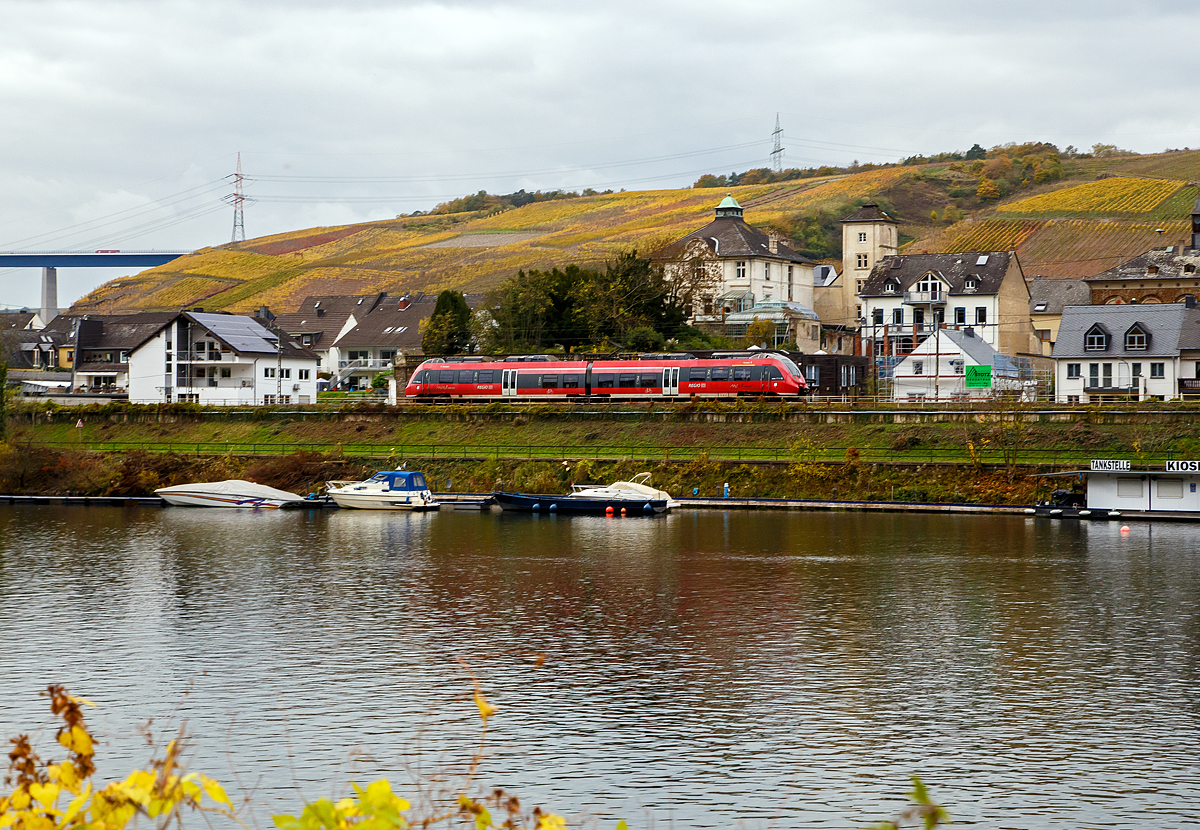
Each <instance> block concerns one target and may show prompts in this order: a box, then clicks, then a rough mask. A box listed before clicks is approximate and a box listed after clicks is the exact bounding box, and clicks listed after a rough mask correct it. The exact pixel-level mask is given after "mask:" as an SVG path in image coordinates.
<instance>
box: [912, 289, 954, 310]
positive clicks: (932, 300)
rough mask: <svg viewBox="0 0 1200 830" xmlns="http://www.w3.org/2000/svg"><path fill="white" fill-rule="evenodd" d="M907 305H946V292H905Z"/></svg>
mask: <svg viewBox="0 0 1200 830" xmlns="http://www.w3.org/2000/svg"><path fill="white" fill-rule="evenodd" d="M904 304H905V305H928V306H934V305H945V304H946V292H944V291H905V292H904Z"/></svg>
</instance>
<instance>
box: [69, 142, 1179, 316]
mask: <svg viewBox="0 0 1200 830" xmlns="http://www.w3.org/2000/svg"><path fill="white" fill-rule="evenodd" d="M1065 167H1067V168H1069V170H1068V174H1069V175H1076V176H1087V177H1088V178H1089V180H1088V181H1083V182H1081V181H1079V179H1076V180H1075V181H1074V182H1072V181H1067V182H1062V183H1059V184H1058V185H1056V186H1055V187H1056V189H1053V190H1050V191H1049V192H1045V193H1039V194H1037V195H1034V196H1028V197H1026V198H1019V197H1018V198H1013V199H1012V200H1011V201H1009V202H1006V203H1002V204H1000V205H998V206H995V207H989V208H984V209H980V210H976V208H980V207H981V206H980V204H979V203H978V201H977V200H974V196H973V193H974V190H973V187H972V188H965V184H969V181H967V182H966V183H965V184H964V181H963V179H964V176H965V177H966V178H967V179H969V178H970V177H969V175H968V174H964V173H962V172H961V171H959V172H958V173H956V174H955V175H956V176H957V178H954V177H949V178H947V177H946V176H945V175H944V174H945V169H946V165H944V164H943V165H930V166H928V167H924V168H923V167H895V168H887V169H882V170H869V171H864V172H861V173H857V174H853V175H844V176H836V177H829V178H825V179H805V180H796V181H789V182H783V183H779V184H766V185H752V186H745V187H735V188H731V189H729V191H728V192H730V193H732V195H733V196H734V197H735V198H736V199H738V201H739V202H741V203H742V204H743V205H744V206H746V219H747V221H749V222H750V223H751V224H753V225H756V226H759V227H763V226H767V225H771V224H776V225H779V226H787V225H788V224H789V222H790V221H791V220H792V218H793V217H795V216H797V215H806V216H811V215H813V214H814V213H815V212H817V211H821V210H827V211H831V212H833V213H834V214H835V215H837V213H838V212H839V211H845V212H849V211H850V210H852V209H853V206H854V203H855V200H860V201H861V200H863V199H866V198H880V199H881V200H883V201H884V202H889V200H890V201H891V202H892V203H894V205H895V208H894V212H896V213H897V214H898V218H899V220H900V231H901V233H902V234H903V235H904V236H905V237H907V238H909V239H912V240H914V241H912V242H910V243H909V244H908V245H907V247H906V248H905V249H904V250H907V251H910V252H918V251H929V252H939V251H946V252H954V251H967V250H1002V249H1015V250H1016V251H1017V252H1018V254H1019V256H1020V258H1021V262H1022V265H1023V267H1024V269H1025V272H1026V274H1027V275H1029V276H1033V275H1036V274H1044V275H1047V276H1090V275H1091V274H1095V273H1099V272H1100V271H1102V270H1104V269H1105V268H1108V267H1110V266H1112V265H1115V264H1117V263H1119V262H1121V261H1123V260H1125V259H1128V258H1130V257H1132V256H1135V255H1136V254H1138V253H1141V252H1142V251H1144V250H1145V249H1146V248H1149V247H1152V246H1154V245H1157V244H1172V243H1178V242H1179V241H1181V240H1182V236H1183V233H1184V228H1183V220H1184V219H1185V217H1186V216H1187V215H1188V214H1189V213H1190V211H1191V207H1192V203H1193V202H1194V200H1195V198H1196V196H1197V195H1198V194H1200V187H1197V186H1196V184H1195V183H1194V181H1193V180H1194V179H1196V178H1200V151H1192V152H1185V153H1169V154H1164V155H1159V156H1138V157H1130V158H1118V159H1103V160H1101V159H1090V160H1086V161H1072V162H1070V163H1069V164H1067V165H1065ZM1125 171H1128V175H1123V174H1124V173H1125ZM1096 176H1105V177H1106V178H1100V179H1098V180H1097V179H1095V177H1096ZM939 182H940V183H939ZM939 188H941V189H939ZM964 188H965V189H966V190H969V191H970V193H971V194H972V195H970V196H967V197H963V196H962V195H961V193H962V191H963V189H964ZM954 192H957V193H959V195H958V196H951V195H950V194H951V193H954ZM725 193H726V191H725V190H718V189H683V190H659V191H641V192H633V193H609V194H602V195H596V196H589V197H580V198H574V199H563V200H555V201H545V202H534V203H532V204H528V205H525V206H523V207H520V208H513V209H509V210H504V211H500V212H493V213H491V214H490V215H485V214H482V213H481V214H453V215H442V214H439V215H423V216H412V217H404V218H400V219H396V220H390V221H385V222H370V223H364V224H359V225H347V226H341V227H331V228H308V229H303V230H297V231H292V232H289V233H284V234H278V235H275V236H271V237H264V238H261V239H253V240H250V241H248V242H244V243H238V244H236V245H224V246H221V247H219V248H205V249H202V250H200V251H198V252H196V253H195V254H192V255H190V256H186V257H181V258H179V259H177V260H175V261H173V262H170V263H168V264H166V265H163V266H160V267H158V268H154V269H151V270H149V271H146V272H143V273H142V274H139V275H137V276H136V277H123V278H120V279H118V280H114V281H111V282H109V283H106V284H105V285H103V286H101V287H100V288H98V289H96V290H95V291H93V292H91V293H90V294H88V295H87V296H86V297H84V298H83V299H82V300H80V301H79V302H78V303H77V304H76V306H75V308H76V309H79V310H83V309H86V310H89V311H95V312H114V311H135V310H146V309H175V308H181V307H186V306H189V305H194V304H197V303H201V301H202V303H203V305H204V307H205V308H208V309H227V310H230V311H249V310H252V309H254V308H257V307H258V306H259V305H269V306H270V307H271V308H272V309H273V310H275V311H277V312H284V311H290V310H294V309H295V308H297V307H298V306H299V304H300V302H301V301H302V300H303V299H304V297H306V296H308V295H310V294H333V293H346V294H355V293H366V292H373V291H388V292H390V293H403V292H405V291H424V292H436V291H440V290H442V289H443V288H457V289H459V290H464V291H480V290H485V289H487V288H489V287H491V286H492V285H495V284H496V283H498V282H499V281H501V280H503V279H505V278H507V277H509V276H511V275H512V274H514V273H516V271H518V270H520V269H530V268H543V269H548V268H552V267H555V266H561V265H564V264H566V263H568V262H579V263H600V262H603V261H604V260H605V259H607V258H610V257H612V256H613V255H615V254H616V253H618V252H622V251H626V250H630V249H636V250H638V251H641V252H649V251H651V250H654V249H656V248H658V247H661V246H663V245H665V244H667V243H669V242H671V241H674V240H675V239H677V238H679V237H680V236H682V235H684V234H686V233H689V232H691V231H693V230H695V229H697V228H699V227H702V226H703V225H705V224H707V223H708V222H709V221H710V220H711V218H712V210H713V208H714V207H715V205H716V203H717V202H719V201H720V199H721V198H722V197H723V196H724V195H725ZM964 198H965V199H966V200H967V208H968V209H971V210H974V211H975V212H974V213H973V214H972V216H971V218H969V219H967V220H965V221H963V222H958V223H956V224H953V225H949V226H946V225H943V224H940V223H938V222H936V221H931V218H930V214H931V213H934V214H936V215H942V216H944V215H945V213H944V211H945V208H946V205H947V204H948V203H950V202H952V201H953V200H954V199H958V200H959V202H960V203H961V202H963V199H964ZM960 207H961V205H960ZM785 220H786V221H785ZM1158 228H1163V229H1164V231H1165V232H1164V233H1163V234H1162V235H1159V234H1157V233H1156V232H1155V231H1156V229H1158ZM484 237H493V238H494V239H492V240H486V241H485V242H481V241H480V240H481V239H483V238H484ZM455 240H462V241H461V242H455Z"/></svg>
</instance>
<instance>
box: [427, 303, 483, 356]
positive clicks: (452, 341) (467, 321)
mask: <svg viewBox="0 0 1200 830" xmlns="http://www.w3.org/2000/svg"><path fill="white" fill-rule="evenodd" d="M470 345H471V309H470V307H469V306H468V305H467V299H466V297H464V296H463V295H462V294H460V293H458V292H457V291H452V290H450V289H447V290H446V291H443V292H442V293H441V294H439V295H438V298H437V303H436V304H434V306H433V314H432V315H430V317H429V321H428V323H427V324H426V325H425V328H424V330H423V331H422V333H421V349H422V350H423V351H424V352H425V354H460V353H461V352H464V351H466V350H467V349H468V348H469V347H470Z"/></svg>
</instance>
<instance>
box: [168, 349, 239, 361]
mask: <svg viewBox="0 0 1200 830" xmlns="http://www.w3.org/2000/svg"><path fill="white" fill-rule="evenodd" d="M226 355H228V356H229V361H234V360H236V359H237V356H236V355H234V354H233V353H232V352H213V351H204V352H177V353H176V354H175V359H176V360H177V361H178V362H180V363H220V362H221V361H223V360H225V356H226Z"/></svg>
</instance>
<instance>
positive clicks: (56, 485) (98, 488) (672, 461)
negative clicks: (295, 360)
mask: <svg viewBox="0 0 1200 830" xmlns="http://www.w3.org/2000/svg"><path fill="white" fill-rule="evenodd" d="M1197 416H1200V409H1195V408H1191V407H1179V406H1176V407H1162V408H1147V409H1143V410H1138V411H1130V410H1124V409H1119V408H1111V409H1103V408H1097V409H1081V410H1072V411H1057V410H1045V409H1023V408H1019V407H1012V406H1009V407H1007V408H1003V407H991V408H978V409H973V410H965V409H954V408H944V409H925V410H920V411H914V410H905V409H887V408H878V407H876V408H871V409H866V408H851V407H840V408H838V407H809V406H780V405H778V404H763V403H753V402H745V401H738V402H731V403H708V404H695V403H689V404H682V405H675V406H661V405H660V406H653V405H641V406H629V405H625V406H621V407H603V406H597V407H592V408H589V409H587V410H581V409H563V408H561V407H551V406H543V407H529V406H515V407H508V406H503V405H495V404H493V405H489V406H485V407H480V408H469V407H461V406H444V407H421V408H414V407H400V408H389V407H372V406H367V407H362V406H359V407H352V408H325V409H320V410H307V411H299V410H275V409H249V408H247V409H239V410H206V409H200V408H199V407H189V406H187V405H182V406H180V405H167V406H133V405H128V404H109V405H106V406H97V407H84V408H78V407H75V408H67V407H53V406H46V405H41V406H33V405H30V404H28V403H27V402H17V406H16V407H15V408H14V409H13V410H12V412H11V413H10V416H9V418H8V419H7V436H8V440H7V443H6V444H5V447H4V450H3V454H2V456H0V491H2V492H4V493H12V494H23V495H34V494H38V495H128V496H132V495H148V494H149V493H150V492H151V491H153V489H154V488H155V487H160V486H165V485H169V484H176V483H183V482H186V481H198V480H214V479H221V478H249V479H253V480H255V481H259V482H262V483H264V484H270V485H272V486H276V487H281V488H283V489H289V490H294V491H297V492H313V491H316V490H318V489H319V488H320V486H321V484H322V482H324V481H325V480H327V479H341V478H356V477H360V476H365V475H367V474H369V473H371V472H373V471H374V470H376V469H379V468H381V467H386V466H395V465H397V464H398V463H400V462H401V461H407V462H408V463H409V466H410V467H412V468H417V469H422V470H424V471H425V472H426V473H427V474H428V475H429V477H430V478H431V479H432V480H433V482H434V485H435V487H436V488H437V489H446V490H448V489H453V490H458V491H474V492H480V491H489V490H491V489H493V488H495V487H497V486H503V487H506V488H512V489H517V490H520V491H523V492H561V491H565V490H566V489H567V488H568V487H569V485H570V484H575V483H588V482H605V481H610V480H614V479H617V478H623V477H627V476H629V475H632V474H634V473H637V472H641V471H643V470H649V471H651V472H652V473H653V474H654V480H655V482H656V483H657V484H658V485H659V486H661V487H665V488H666V489H668V490H670V491H671V492H673V493H686V494H691V493H692V491H693V490H697V491H699V494H700V495H709V496H716V495H719V494H720V493H721V492H722V490H723V487H724V484H725V483H726V482H728V483H729V484H730V487H731V490H732V492H733V494H734V495H739V496H761V497H775V498H820V499H828V498H837V499H847V500H900V501H919V502H962V503H981V504H1016V503H1028V502H1029V501H1032V500H1033V499H1034V498H1036V496H1037V492H1038V491H1037V487H1038V486H1039V485H1038V483H1037V482H1036V481H1035V480H1032V479H1029V478H1027V476H1028V475H1029V474H1030V473H1033V472H1037V471H1046V470H1051V469H1062V468H1070V467H1074V466H1078V465H1080V464H1086V462H1087V460H1088V459H1090V458H1097V457H1104V458H1130V459H1131V460H1134V461H1135V463H1146V464H1153V463H1161V461H1163V460H1165V459H1166V458H1168V457H1174V458H1198V457H1200V433H1198V432H1197V429H1196V426H1195V424H1196V419H1197ZM80 423H82V426H80Z"/></svg>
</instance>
